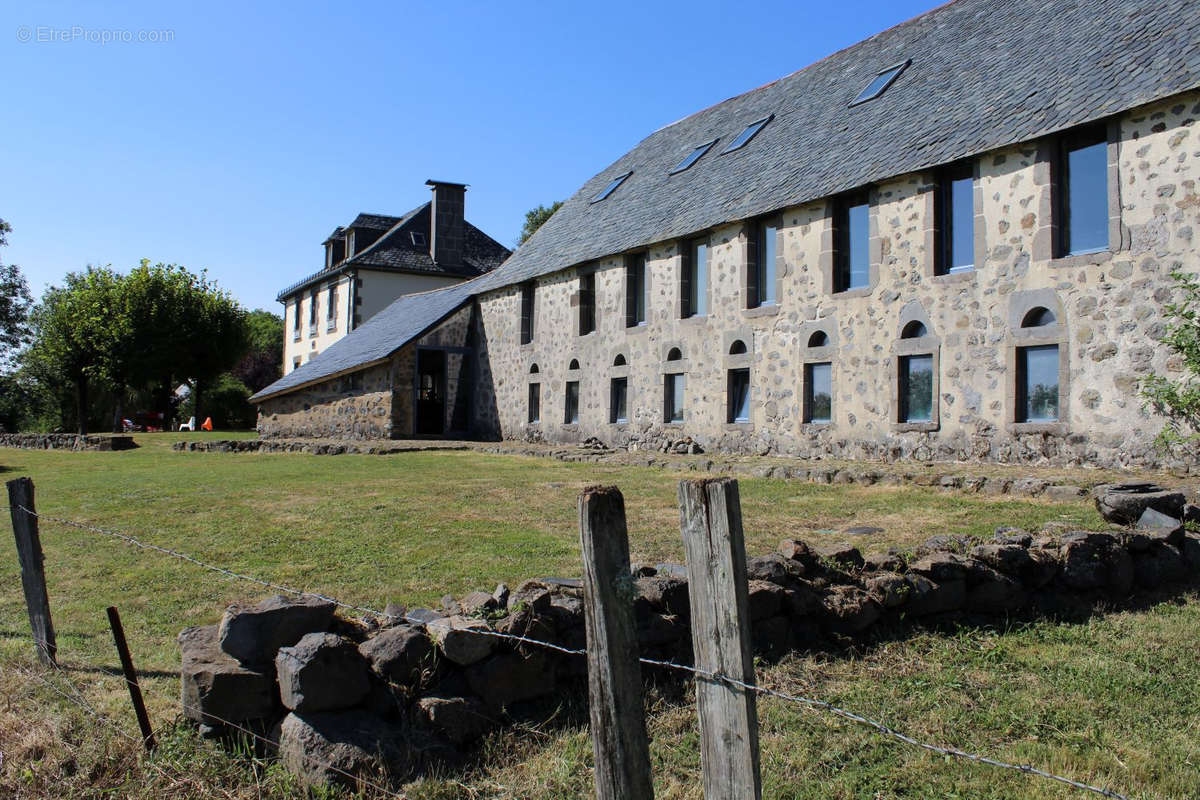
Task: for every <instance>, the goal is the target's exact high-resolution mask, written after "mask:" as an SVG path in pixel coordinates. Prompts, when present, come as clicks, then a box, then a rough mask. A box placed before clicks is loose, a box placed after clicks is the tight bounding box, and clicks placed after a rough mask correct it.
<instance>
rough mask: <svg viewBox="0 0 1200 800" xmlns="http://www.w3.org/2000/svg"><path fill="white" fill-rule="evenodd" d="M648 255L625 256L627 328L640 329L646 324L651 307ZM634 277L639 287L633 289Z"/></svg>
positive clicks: (640, 253)
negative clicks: (649, 306)
mask: <svg viewBox="0 0 1200 800" xmlns="http://www.w3.org/2000/svg"><path fill="white" fill-rule="evenodd" d="M646 261H647V258H646V253H644V252H639V253H630V254H628V255H627V256H625V327H626V328H638V327H642V326H644V325H645V324H646V318H647V311H648V309H647V306H648V305H649V293H650V292H649V285H648V281H647V276H648V270H647V267H646ZM632 277H636V278H637V281H636V283H637V286H636V287H632V286H631V284H632V283H634V281H631V278H632Z"/></svg>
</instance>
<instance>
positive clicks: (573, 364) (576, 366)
mask: <svg viewBox="0 0 1200 800" xmlns="http://www.w3.org/2000/svg"><path fill="white" fill-rule="evenodd" d="M567 369H579V359H578V358H572V359H571V363H570V364H567Z"/></svg>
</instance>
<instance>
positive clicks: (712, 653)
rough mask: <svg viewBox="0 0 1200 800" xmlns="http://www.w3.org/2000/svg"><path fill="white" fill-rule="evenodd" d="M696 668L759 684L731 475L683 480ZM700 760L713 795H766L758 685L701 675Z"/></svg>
mask: <svg viewBox="0 0 1200 800" xmlns="http://www.w3.org/2000/svg"><path fill="white" fill-rule="evenodd" d="M679 518H680V526H681V528H682V530H683V547H684V553H685V554H686V558H687V573H688V598H689V602H690V604H691V610H692V649H693V651H694V653H695V657H696V668H697V669H698V670H702V671H704V672H709V673H713V674H716V675H723V676H727V677H730V678H735V679H737V680H739V681H742V682H743V683H748V684H754V661H753V657H752V654H751V647H750V611H749V605H750V604H749V590H748V587H747V581H746V547H745V543H744V541H743V538H742V506H741V500H740V499H739V497H738V484H737V481H735V480H733V479H732V478H716V479H708V480H685V481H680V482H679ZM696 705H697V709H698V716H699V719H700V766H701V770H702V771H703V773H704V796H705V797H706V798H708V800H718V799H720V800H726V799H727V798H755V800H757V799H758V798H761V797H762V781H761V779H760V777H759V771H758V706H757V702H756V696H755V693H754V692H752V691H750V690H748V689H743V688H741V687H736V686H730V685H729V684H727V683H724V682H722V681H718V680H712V679H705V678H703V677H697V679H696Z"/></svg>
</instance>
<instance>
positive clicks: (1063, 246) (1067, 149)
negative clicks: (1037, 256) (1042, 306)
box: [1054, 125, 1112, 258]
mask: <svg viewBox="0 0 1200 800" xmlns="http://www.w3.org/2000/svg"><path fill="white" fill-rule="evenodd" d="M1107 144H1108V132H1107V131H1106V130H1105V129H1104V127H1103V126H1101V125H1085V126H1083V127H1080V128H1074V129H1072V130H1070V131H1067V132H1065V133H1063V134H1061V135H1060V136H1059V137H1058V141H1057V142H1056V152H1055V154H1054V155H1055V160H1054V168H1055V173H1054V188H1055V192H1054V194H1055V197H1054V218H1055V223H1056V224H1055V237H1054V238H1055V241H1054V256H1055V258H1073V257H1076V256H1089V255H1094V254H1096V253H1103V252H1105V251H1108V250H1111V249H1112V236H1111V232H1110V235H1109V236H1107V237H1106V238H1107V239H1108V241H1106V242H1105V243H1104V244H1103V245H1102V246H1100V247H1094V248H1088V249H1083V250H1072V249H1070V237H1071V206H1070V192H1069V186H1070V180H1071V172H1070V154H1071V153H1073V152H1075V151H1077V150H1083V149H1086V148H1088V147H1096V146H1099V145H1105V146H1106V149H1105V155H1106V158H1105V166H1104V189H1105V194H1106V195H1107V194H1108V192H1109V190H1110V188H1111V187H1110V186H1109V181H1110V180H1111V176H1110V175H1109V174H1108V164H1107V160H1108V159H1107ZM1106 205H1108V204H1107V203H1106ZM1108 211H1109V214H1108V216H1109V217H1110V218H1111V216H1112V211H1111V208H1109V209H1108Z"/></svg>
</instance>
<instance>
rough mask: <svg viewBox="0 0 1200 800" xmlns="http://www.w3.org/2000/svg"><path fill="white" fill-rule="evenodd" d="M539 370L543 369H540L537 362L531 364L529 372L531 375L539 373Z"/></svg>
mask: <svg viewBox="0 0 1200 800" xmlns="http://www.w3.org/2000/svg"><path fill="white" fill-rule="evenodd" d="M539 372H541V370H539V369H538V365H537V364H533V365H532V366H530V367H529V374H530V375H537V374H538V373H539Z"/></svg>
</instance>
